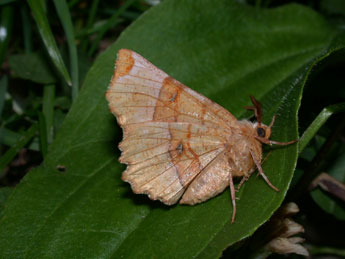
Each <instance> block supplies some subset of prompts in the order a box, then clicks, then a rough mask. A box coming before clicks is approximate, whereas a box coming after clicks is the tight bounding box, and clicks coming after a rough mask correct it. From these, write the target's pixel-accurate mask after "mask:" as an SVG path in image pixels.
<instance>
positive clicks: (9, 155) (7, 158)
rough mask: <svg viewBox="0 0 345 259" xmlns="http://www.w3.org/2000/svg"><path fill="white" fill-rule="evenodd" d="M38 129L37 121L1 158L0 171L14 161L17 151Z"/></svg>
mask: <svg viewBox="0 0 345 259" xmlns="http://www.w3.org/2000/svg"><path fill="white" fill-rule="evenodd" d="M36 131H37V123H34V124H32V125H31V127H30V128H29V129H28V130H27V131H26V132H25V134H24V135H23V136H22V137H21V138H20V139H19V140H18V141H17V142H16V144H15V145H14V146H12V147H11V148H10V149H9V150H7V152H6V153H5V154H4V155H3V156H1V158H0V172H2V170H3V169H4V168H5V167H6V166H7V165H8V164H9V163H10V162H11V161H12V159H13V158H14V157H15V156H16V155H17V153H18V152H19V151H20V150H21V149H22V148H23V147H24V146H25V145H26V144H27V143H28V142H29V141H30V140H31V139H32V138H33V137H34V135H35V134H36Z"/></svg>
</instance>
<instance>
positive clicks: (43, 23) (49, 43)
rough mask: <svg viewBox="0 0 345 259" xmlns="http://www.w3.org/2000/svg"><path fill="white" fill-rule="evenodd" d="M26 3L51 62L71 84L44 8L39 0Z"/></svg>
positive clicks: (30, 0) (69, 83)
mask: <svg viewBox="0 0 345 259" xmlns="http://www.w3.org/2000/svg"><path fill="white" fill-rule="evenodd" d="M28 4H29V6H30V8H31V11H32V13H33V16H34V18H35V21H36V23H37V27H38V30H39V32H40V35H41V37H42V40H43V43H44V45H45V46H46V48H47V51H48V53H49V56H50V58H51V60H52V61H53V64H54V65H55V67H56V68H57V70H58V71H59V72H60V73H61V74H62V76H63V78H64V79H65V81H66V82H67V84H68V85H71V84H72V83H71V78H70V76H69V74H68V71H67V69H66V66H65V64H64V62H63V60H62V57H61V54H60V51H59V49H58V47H57V45H56V42H55V39H54V37H53V33H52V31H51V29H50V26H49V22H48V18H47V16H46V14H45V12H44V8H43V6H42V4H41V2H40V1H34V0H28Z"/></svg>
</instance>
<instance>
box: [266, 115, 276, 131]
mask: <svg viewBox="0 0 345 259" xmlns="http://www.w3.org/2000/svg"><path fill="white" fill-rule="evenodd" d="M275 120H276V115H273V117H272V121H271V123H270V125H268V128H269V129H270V128H272V127H273V125H274V122H275Z"/></svg>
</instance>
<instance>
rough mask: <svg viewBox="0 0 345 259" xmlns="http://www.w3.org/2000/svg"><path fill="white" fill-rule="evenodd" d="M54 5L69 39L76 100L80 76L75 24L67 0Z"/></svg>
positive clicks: (55, 1) (73, 96) (56, 1)
mask: <svg viewBox="0 0 345 259" xmlns="http://www.w3.org/2000/svg"><path fill="white" fill-rule="evenodd" d="M54 4H55V8H56V10H57V13H58V15H59V18H60V22H61V24H62V27H63V28H64V31H65V34H66V38H67V44H68V50H69V58H70V69H71V75H72V100H75V99H76V98H77V96H78V92H79V75H78V54H77V47H76V44H75V39H74V31H73V24H72V20H71V15H70V12H69V9H68V6H67V3H66V0H54Z"/></svg>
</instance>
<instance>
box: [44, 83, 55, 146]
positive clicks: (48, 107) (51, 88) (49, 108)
mask: <svg viewBox="0 0 345 259" xmlns="http://www.w3.org/2000/svg"><path fill="white" fill-rule="evenodd" d="M54 100H55V85H47V86H45V87H44V90H43V107H42V113H43V115H44V118H45V122H46V132H47V143H48V144H50V143H51V142H52V141H53V136H54V131H53V129H54Z"/></svg>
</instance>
